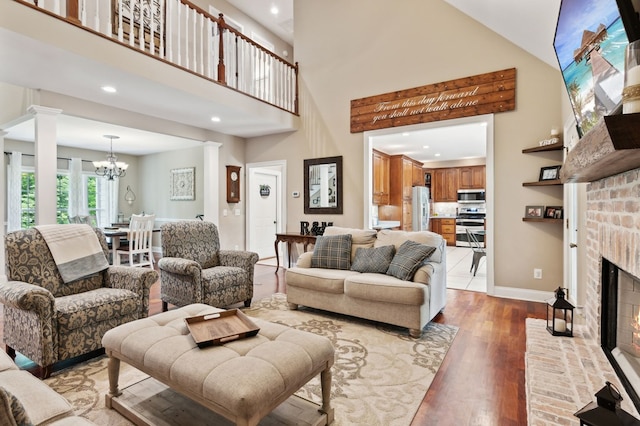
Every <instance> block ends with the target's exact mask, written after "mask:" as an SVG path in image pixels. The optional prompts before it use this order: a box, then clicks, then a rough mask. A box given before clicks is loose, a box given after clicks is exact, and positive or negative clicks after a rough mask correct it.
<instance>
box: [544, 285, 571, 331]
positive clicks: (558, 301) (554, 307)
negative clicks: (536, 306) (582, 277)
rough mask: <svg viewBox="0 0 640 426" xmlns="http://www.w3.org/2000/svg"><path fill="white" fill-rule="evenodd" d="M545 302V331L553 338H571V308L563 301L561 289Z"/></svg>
mask: <svg viewBox="0 0 640 426" xmlns="http://www.w3.org/2000/svg"><path fill="white" fill-rule="evenodd" d="M555 295H556V297H555V298H554V299H550V300H548V301H547V331H548V332H549V333H551V334H552V335H553V336H566V337H573V308H575V306H573V305H572V304H571V303H569V302H568V301H567V300H566V299H565V293H564V290H563V289H562V287H558V289H557V290H556V291H555Z"/></svg>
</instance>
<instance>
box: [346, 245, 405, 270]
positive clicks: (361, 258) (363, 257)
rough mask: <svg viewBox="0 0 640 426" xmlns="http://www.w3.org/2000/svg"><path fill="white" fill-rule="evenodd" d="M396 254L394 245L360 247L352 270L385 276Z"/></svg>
mask: <svg viewBox="0 0 640 426" xmlns="http://www.w3.org/2000/svg"><path fill="white" fill-rule="evenodd" d="M395 253H396V247H395V246H393V245H389V246H382V247H371V248H363V247H359V248H358V249H357V250H356V257H355V259H353V264H352V265H351V270H352V271H357V272H374V273H379V274H384V273H386V272H387V269H388V268H389V264H390V263H391V259H393V255H394V254H395Z"/></svg>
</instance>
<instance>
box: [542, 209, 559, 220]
mask: <svg viewBox="0 0 640 426" xmlns="http://www.w3.org/2000/svg"><path fill="white" fill-rule="evenodd" d="M544 217H545V218H546V219H562V206H547V207H545V209H544Z"/></svg>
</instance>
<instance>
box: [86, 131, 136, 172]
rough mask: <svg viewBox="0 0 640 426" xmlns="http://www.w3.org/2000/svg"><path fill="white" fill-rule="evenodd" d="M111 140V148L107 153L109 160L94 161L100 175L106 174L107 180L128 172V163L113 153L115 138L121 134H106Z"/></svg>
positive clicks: (118, 137)
mask: <svg viewBox="0 0 640 426" xmlns="http://www.w3.org/2000/svg"><path fill="white" fill-rule="evenodd" d="M104 137H105V138H107V139H109V140H110V141H111V149H110V150H109V154H108V155H107V161H94V162H93V166H94V167H95V168H96V174H97V175H98V176H104V177H106V178H107V180H114V179H116V178H119V177H122V176H124V175H126V174H127V167H129V165H128V164H127V163H123V162H122V161H118V157H116V156H115V155H114V154H113V140H114V139H120V136H114V135H104Z"/></svg>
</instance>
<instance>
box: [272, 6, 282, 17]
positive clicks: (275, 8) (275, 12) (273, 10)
mask: <svg viewBox="0 0 640 426" xmlns="http://www.w3.org/2000/svg"><path fill="white" fill-rule="evenodd" d="M278 12H280V11H279V10H278V6H276V5H275V4H274V5H273V6H271V14H272V15H277V14H278Z"/></svg>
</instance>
